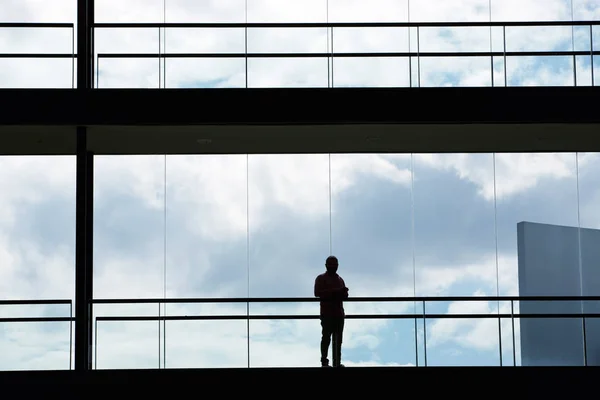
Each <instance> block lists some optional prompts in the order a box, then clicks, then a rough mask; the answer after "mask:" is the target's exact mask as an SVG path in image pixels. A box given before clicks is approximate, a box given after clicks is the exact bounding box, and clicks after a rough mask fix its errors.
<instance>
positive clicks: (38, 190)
mask: <svg viewBox="0 0 600 400" xmlns="http://www.w3.org/2000/svg"><path fill="white" fill-rule="evenodd" d="M0 188H1V190H0V293H1V295H0V296H1V297H0V299H1V300H50V299H54V300H63V301H64V302H65V303H66V304H41V305H1V306H0V318H27V317H36V318H39V317H63V318H64V317H66V318H68V317H70V316H71V315H72V314H71V311H72V308H71V305H70V304H69V302H71V304H73V302H74V296H75V284H74V283H75V157H72V156H0ZM69 325H70V323H69V322H3V323H0V330H1V332H2V334H0V351H1V354H2V357H0V358H1V361H0V370H6V369H11V370H27V369H56V370H58V369H69V368H70V367H71V365H72V364H71V361H72V359H71V358H70V355H71V353H70V346H69V343H70V339H71V336H70V334H69Z"/></svg>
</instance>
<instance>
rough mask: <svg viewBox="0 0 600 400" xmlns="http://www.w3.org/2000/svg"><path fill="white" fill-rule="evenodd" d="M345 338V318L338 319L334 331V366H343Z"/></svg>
mask: <svg viewBox="0 0 600 400" xmlns="http://www.w3.org/2000/svg"><path fill="white" fill-rule="evenodd" d="M343 338H344V318H343V317H342V318H339V319H336V322H335V329H334V331H333V349H332V350H333V351H332V352H333V366H334V367H339V366H340V365H342V341H343Z"/></svg>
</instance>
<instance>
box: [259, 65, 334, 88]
mask: <svg viewBox="0 0 600 400" xmlns="http://www.w3.org/2000/svg"><path fill="white" fill-rule="evenodd" d="M328 67H329V61H328V60H327V58H251V59H249V60H248V87H253V88H269V87H271V88H272V87H327V86H328V81H329V77H328V73H327V72H328Z"/></svg>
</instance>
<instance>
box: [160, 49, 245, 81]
mask: <svg viewBox="0 0 600 400" xmlns="http://www.w3.org/2000/svg"><path fill="white" fill-rule="evenodd" d="M165 79H166V84H165V88H168V89H188V88H194V89H197V88H243V87H246V60H245V59H243V58H242V59H239V58H226V59H222V58H218V59H217V58H179V57H178V58H169V59H167V60H166V62H165Z"/></svg>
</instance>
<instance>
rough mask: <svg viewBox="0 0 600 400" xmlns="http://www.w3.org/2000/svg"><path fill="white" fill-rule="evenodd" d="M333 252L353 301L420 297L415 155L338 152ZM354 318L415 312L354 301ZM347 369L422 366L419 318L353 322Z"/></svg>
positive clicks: (350, 306)
mask: <svg viewBox="0 0 600 400" xmlns="http://www.w3.org/2000/svg"><path fill="white" fill-rule="evenodd" d="M331 192H332V200H331V203H332V208H331V210H332V211H331V212H332V214H331V218H332V249H333V251H332V252H333V254H335V255H336V256H337V257H338V259H339V263H340V270H339V271H340V272H339V273H340V275H341V276H342V277H343V278H344V280H345V282H346V285H347V286H348V287H349V288H350V292H349V294H350V296H351V297H362V296H367V297H380V296H382V297H393V296H414V285H413V282H414V280H413V262H412V246H411V245H412V243H411V237H412V231H411V164H410V156H408V155H388V154H333V155H331ZM344 308H345V310H346V313H347V315H355V314H374V315H384V314H395V315H399V314H408V315H410V314H413V312H414V304H413V303H411V302H377V303H373V302H369V303H365V302H347V303H346V304H345V306H344ZM344 336H345V339H344V342H343V344H344V346H343V358H344V362H345V363H346V364H347V365H415V364H416V356H415V354H416V353H415V351H416V349H415V321H414V319H356V320H354V319H352V320H351V319H348V320H347V321H346V326H345V329H344Z"/></svg>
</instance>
